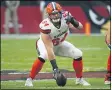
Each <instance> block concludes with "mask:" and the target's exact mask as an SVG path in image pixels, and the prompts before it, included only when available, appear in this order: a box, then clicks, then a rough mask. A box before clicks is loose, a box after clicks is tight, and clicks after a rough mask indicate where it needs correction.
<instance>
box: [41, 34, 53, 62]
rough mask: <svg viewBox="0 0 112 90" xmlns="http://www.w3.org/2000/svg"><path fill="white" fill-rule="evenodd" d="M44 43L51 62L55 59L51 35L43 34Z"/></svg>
mask: <svg viewBox="0 0 112 90" xmlns="http://www.w3.org/2000/svg"><path fill="white" fill-rule="evenodd" d="M41 37H42V41H43V42H44V45H45V47H46V50H47V53H48V58H49V60H53V59H55V55H54V51H53V43H52V40H51V38H50V36H49V34H44V33H41Z"/></svg>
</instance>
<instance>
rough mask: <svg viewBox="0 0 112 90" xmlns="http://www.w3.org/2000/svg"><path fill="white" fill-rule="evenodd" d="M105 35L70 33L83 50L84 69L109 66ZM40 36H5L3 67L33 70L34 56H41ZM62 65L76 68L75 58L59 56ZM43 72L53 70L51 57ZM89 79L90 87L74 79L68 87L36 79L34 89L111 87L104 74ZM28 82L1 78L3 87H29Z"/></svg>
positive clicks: (97, 68)
mask: <svg viewBox="0 0 112 90" xmlns="http://www.w3.org/2000/svg"><path fill="white" fill-rule="evenodd" d="M104 40H105V39H104V36H90V37H88V36H70V37H69V38H67V41H70V42H71V43H72V44H74V45H75V46H76V47H78V48H80V49H81V50H82V51H83V61H84V71H104V70H106V63H107V57H108V55H109V50H108V48H107V46H106V44H105V42H104ZM35 42H36V39H1V70H19V71H29V70H30V69H31V66H32V64H33V62H34V60H35V59H36V58H37V56H38V55H37V52H36V49H35V48H36V47H35ZM56 60H57V64H58V66H59V68H60V69H67V70H69V71H73V68H72V59H71V58H65V57H56ZM41 72H52V68H51V65H50V63H49V61H46V63H45V65H44V67H43V69H42V70H41ZM88 81H89V82H90V83H91V84H92V86H90V87H83V86H76V85H75V84H74V81H73V80H68V82H67V85H66V86H65V87H58V86H57V85H56V83H55V81H51V80H49V81H48V80H47V81H43V80H41V81H34V87H33V88H31V89H45V88H47V89H74V88H75V89H76V88H78V89H84V88H86V89H91V88H92V89H97V88H98V89H109V88H110V87H109V86H108V85H104V78H97V79H96V78H94V79H93V78H91V79H88ZM24 83H25V82H15V81H14V82H13V81H5V82H1V88H2V89H28V88H26V87H24Z"/></svg>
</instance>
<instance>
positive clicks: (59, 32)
mask: <svg viewBox="0 0 112 90" xmlns="http://www.w3.org/2000/svg"><path fill="white" fill-rule="evenodd" d="M46 12H47V14H48V18H46V19H44V20H43V21H42V22H41V23H40V25H39V26H40V28H41V31H40V39H39V40H38V41H37V42H36V46H37V51H38V53H39V56H38V58H37V59H36V60H35V62H34V64H33V66H32V69H31V72H30V74H29V77H28V78H27V80H26V83H25V86H33V84H32V80H33V79H34V78H35V76H36V75H37V74H38V73H39V71H40V70H41V69H42V66H43V64H44V62H45V61H46V60H50V63H51V66H52V69H53V72H54V73H53V76H54V79H55V80H56V82H57V84H58V85H59V86H64V85H65V84H66V78H65V76H64V74H63V73H61V72H60V70H59V68H58V65H57V64H56V56H63V57H70V58H72V59H73V68H74V70H75V72H76V84H82V85H84V86H89V85H90V84H89V83H88V82H87V81H85V80H84V79H83V77H82V70H83V62H82V51H81V50H79V49H78V48H76V47H75V46H74V45H73V44H71V43H70V42H68V41H65V39H66V37H67V35H68V32H69V28H71V29H74V28H77V29H79V30H80V29H82V28H83V26H82V24H81V23H80V22H79V21H77V20H75V19H74V17H73V16H72V15H71V13H70V12H68V11H63V10H62V7H61V6H60V5H59V4H58V3H56V2H51V3H49V4H48V5H47V7H46ZM60 76H61V78H60ZM58 78H59V79H58ZM60 79H64V80H65V81H64V82H62V83H61V84H60ZM58 81H59V82H58Z"/></svg>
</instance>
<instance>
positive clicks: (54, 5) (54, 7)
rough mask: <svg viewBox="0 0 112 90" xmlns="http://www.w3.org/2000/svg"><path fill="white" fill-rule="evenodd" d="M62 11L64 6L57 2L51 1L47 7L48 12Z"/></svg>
mask: <svg viewBox="0 0 112 90" xmlns="http://www.w3.org/2000/svg"><path fill="white" fill-rule="evenodd" d="M61 11H62V7H61V6H60V5H59V4H58V3H56V2H51V3H49V4H48V5H47V7H46V12H47V13H48V14H52V13H53V12H61Z"/></svg>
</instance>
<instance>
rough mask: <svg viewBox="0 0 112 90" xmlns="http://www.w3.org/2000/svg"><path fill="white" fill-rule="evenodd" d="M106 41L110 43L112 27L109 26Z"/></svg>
mask: <svg viewBox="0 0 112 90" xmlns="http://www.w3.org/2000/svg"><path fill="white" fill-rule="evenodd" d="M106 43H107V44H110V28H108V30H107V33H106Z"/></svg>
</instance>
